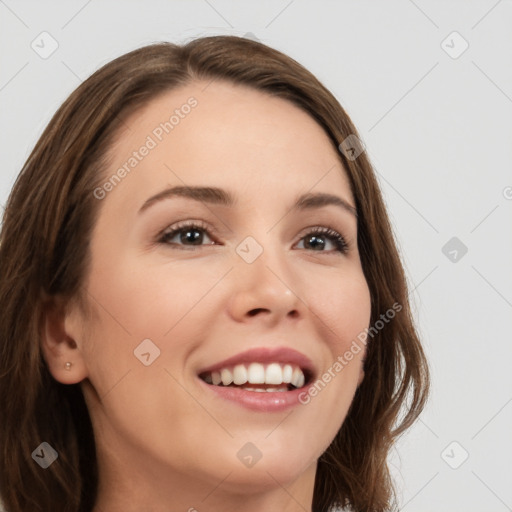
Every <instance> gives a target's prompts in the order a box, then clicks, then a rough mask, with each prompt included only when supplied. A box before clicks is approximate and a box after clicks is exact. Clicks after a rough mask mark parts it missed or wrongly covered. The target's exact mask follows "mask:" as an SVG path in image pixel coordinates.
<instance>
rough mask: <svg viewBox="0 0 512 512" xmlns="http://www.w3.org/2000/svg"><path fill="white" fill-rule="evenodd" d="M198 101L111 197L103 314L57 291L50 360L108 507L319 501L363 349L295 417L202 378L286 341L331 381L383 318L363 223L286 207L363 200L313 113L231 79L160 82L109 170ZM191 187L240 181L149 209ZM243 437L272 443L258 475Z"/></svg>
mask: <svg viewBox="0 0 512 512" xmlns="http://www.w3.org/2000/svg"><path fill="white" fill-rule="evenodd" d="M190 96H194V97H195V98H196V99H197V101H198V105H197V107H196V108H194V109H192V111H191V113H190V114H189V115H188V116H186V117H185V118H184V119H181V120H180V124H179V125H177V126H176V127H175V128H174V129H173V131H172V132H171V133H170V134H168V135H165V136H164V138H163V140H162V142H160V143H159V144H158V146H157V147H156V148H154V149H152V150H151V152H150V153H149V154H148V155H147V156H146V157H145V158H144V159H143V160H142V161H141V162H139V163H138V165H137V167H136V168H134V169H133V170H132V171H131V173H130V174H129V175H127V176H126V177H125V178H124V180H122V181H121V183H119V184H117V186H116V187H115V188H114V189H113V190H112V191H111V192H109V193H108V194H107V196H106V197H105V198H104V199H103V200H102V201H100V204H99V205H98V206H99V207H100V208H101V209H100V215H99V218H98V221H97V224H96V225H95V227H94V230H93V233H92V239H91V246H90V248H91V252H92V266H91V269H90V273H89V275H88V276H87V279H86V282H85V283H84V289H85V290H86V291H87V295H86V296H87V299H88V301H89V302H90V304H91V307H92V308H93V312H94V314H93V315H92V317H88V316H86V315H84V313H83V312H82V311H81V310H80V309H79V308H78V307H76V306H73V305H72V304H66V303H64V302H63V301H59V300H58V298H55V300H54V301H53V302H52V304H51V307H50V306H49V307H48V310H47V314H46V316H45V329H44V335H43V344H42V345H43V352H44V356H45V359H46V361H47V363H48V366H49V368H50V371H51V373H52V375H53V376H54V378H55V379H56V380H58V381H59V382H62V383H64V384H73V383H81V386H82V389H83V392H84V396H85V398H86V402H87V405H88V407H89V410H90V414H91V419H92V422H93V427H94V430H95V435H96V439H97V451H98V460H99V468H100V488H99V495H98V499H97V504H96V507H95V511H97V512H100V511H104V512H117V511H123V512H131V511H134V512H135V511H137V512H140V511H142V510H144V511H146V510H147V511H154V512H164V511H165V512H169V511H189V510H190V511H192V510H197V511H198V512H206V511H208V512H217V511H218V512H220V511H223V512H226V511H235V510H244V511H246V512H256V511H266V510H282V511H285V512H292V511H304V510H311V504H312V498H313V488H314V478H315V471H316V466H317V459H318V458H319V456H320V455H321V454H322V453H323V452H324V451H325V449H326V448H327V447H328V445H329V444H330V442H331V441H332V439H333V438H334V436H335V435H336V433H337V431H338V430H339V428H340V426H341V425H342V423H343V421H344V418H345V416H346V414H347V411H348V408H349V406H350V404H351V402H352V399H353V396H354V393H355V390H356V388H357V386H358V385H359V384H360V383H361V381H362V379H363V377H364V373H363V369H362V358H363V357H364V351H363V350H362V351H360V352H359V353H358V354H356V355H354V358H353V359H352V361H351V362H350V364H348V365H347V366H346V367H345V368H344V369H343V371H341V372H339V373H338V374H337V375H336V377H335V378H333V379H332V380H331V382H329V384H328V385H327V386H326V387H325V389H323V390H322V391H321V392H320V393H319V394H318V395H317V396H316V397H314V399H312V400H311V401H310V402H309V403H308V404H307V405H297V406H295V407H293V408H292V409H288V410H286V411H284V412H270V413H262V412H256V411H250V410H247V409H245V408H243V407H241V406H240V405H237V404H233V403H231V402H227V401H225V400H222V399H221V398H218V397H217V396H215V395H214V394H213V393H211V392H208V393H207V392H206V391H205V390H204V389H203V387H202V385H201V383H200V382H199V381H198V377H197V373H198V372H199V370H200V369H202V368H204V367H206V366H209V365H211V364H213V363H216V362H219V361H222V360H224V359H226V358H227V357H230V356H233V355H235V354H237V353H240V352H242V351H245V350H247V349H250V348H255V347H276V346H287V347H292V348H294V349H296V350H298V351H299V352H302V353H303V354H305V355H307V356H308V357H309V358H310V359H311V360H312V361H313V362H314V364H315V367H316V370H317V377H319V376H321V374H323V373H324V372H325V371H327V370H328V368H330V367H331V366H332V364H333V363H334V361H335V360H336V359H337V357H338V356H340V355H343V354H344V353H345V351H346V350H348V348H349V347H350V344H351V342H352V341H353V340H354V339H355V338H356V337H357V335H358V334H359V333H360V332H361V331H362V330H363V329H364V328H365V327H367V326H368V325H369V321H370V294H369V290H368V286H367V282H366V280H365V277H364V274H363V271H362V268H361V262H360V257H359V253H358V248H357V222H356V217H355V216H354V215H353V214H351V213H350V212H348V211H346V210H344V209H342V208H340V207H338V206H334V205H328V206H323V207H321V208H316V209H313V210H308V211H303V212H299V211H292V210H291V205H292V203H293V202H294V200H295V199H296V197H298V196H299V195H300V194H303V193H306V192H325V193H330V194H336V195H338V196H339V197H342V198H343V199H344V200H345V201H346V202H347V203H349V204H350V205H352V206H354V204H355V201H354V198H353V195H352V193H351V189H350V186H349V181H348V178H347V175H346V173H345V171H344V169H343V166H342V164H341V162H340V159H339V155H337V152H336V149H335V148H334V147H333V146H332V144H331V142H330V141H329V139H328V137H327V135H326V134H325V133H324V131H323V130H322V128H321V127H320V126H319V125H318V124H317V123H316V122H315V120H314V119H313V118H311V117H310V116H309V115H308V114H307V113H305V112H304V111H302V110H301V109H299V108H298V107H296V106H295V105H293V104H291V103H289V102H287V101H285V100H282V99H278V98H272V97H270V96H267V95H265V94H264V93H261V92H259V91H255V90H252V89H249V88H245V87H242V86H238V85H232V84H229V83H225V82H219V81H216V82H212V83H210V84H209V85H208V86H207V83H205V82H194V83H192V84H188V85H187V86H184V87H182V88H181V89H176V90H173V91H171V92H168V93H165V94H164V95H163V96H161V97H159V98H157V99H155V100H153V101H152V102H151V103H150V104H148V105H147V106H146V107H145V108H144V109H143V110H141V111H139V112H137V113H134V114H132V115H131V116H130V117H128V118H127V119H126V124H127V125H128V127H129V129H128V128H126V129H125V130H124V131H122V132H121V133H120V134H119V137H118V142H117V143H116V144H115V146H114V147H113V148H112V150H111V156H112V167H111V168H110V169H109V171H108V173H107V174H106V176H107V179H108V177H109V176H111V175H112V172H115V170H116V169H117V168H118V167H119V166H122V165H123V163H124V162H126V160H127V159H128V158H129V156H131V154H132V152H133V151H134V150H137V149H138V148H139V147H140V146H141V145H142V144H143V143H144V141H145V140H146V138H147V136H148V135H149V134H151V133H152V131H153V130H154V128H155V127H156V126H158V125H159V124H160V123H161V122H162V121H164V120H166V119H168V118H169V115H170V114H171V113H172V111H173V110H174V109H175V108H179V107H180V106H181V105H182V104H184V103H186V101H187V99H188V98H189V97H190ZM185 184H186V185H201V186H213V187H220V188H223V189H226V190H229V191H230V192H231V193H232V194H233V195H235V196H236V198H237V200H238V202H237V205H236V206H234V207H227V206H220V205H214V204H206V203H201V202H198V201H194V200H191V199H187V198H183V197H174V198H172V199H167V200H163V201H160V202H157V203H155V204H154V205H153V206H151V207H150V208H148V209H147V210H146V211H145V212H144V213H140V214H139V213H138V211H139V209H140V208H141V206H142V205H143V204H144V202H145V201H146V200H147V199H148V198H150V197H151V196H153V195H155V194H157V193H159V192H160V191H162V190H164V189H166V188H168V187H169V186H176V185H185ZM187 220H195V221H200V220H201V221H203V222H204V223H205V224H206V225H207V226H208V227H210V226H211V227H212V228H213V229H215V233H213V232H211V231H210V232H209V233H206V232H204V231H202V232H200V233H202V234H203V242H202V243H203V245H192V244H190V242H188V246H187V245H185V244H187V240H186V238H185V241H184V242H183V237H182V238H181V239H180V236H179V235H178V236H175V237H174V238H172V241H173V243H174V245H172V244H170V243H169V240H168V243H167V244H166V243H159V242H158V234H159V233H160V232H161V231H163V230H164V229H166V228H167V227H169V226H173V225H176V223H178V222H180V221H187ZM315 226H328V227H331V228H332V229H334V230H336V231H337V232H339V233H340V234H342V235H343V236H344V237H345V239H346V241H347V243H348V244H349V249H348V252H347V253H342V252H337V251H336V246H335V244H334V241H332V239H331V238H329V237H325V238H323V240H324V241H325V243H326V245H325V247H324V248H323V249H322V248H320V249H315V248H311V246H307V247H306V243H307V241H308V240H309V239H310V238H311V236H310V235H308V233H311V228H312V227H315ZM271 228H272V229H271ZM185 231H186V229H185ZM247 236H252V237H253V238H254V239H255V240H256V241H257V242H258V243H259V245H260V246H261V247H262V248H263V253H262V254H261V255H260V256H259V257H258V258H257V259H256V260H255V261H254V262H253V263H250V264H249V263H247V262H246V261H244V260H243V259H242V258H241V257H240V256H239V255H238V254H237V252H236V251H235V249H236V247H237V246H238V244H240V242H242V240H244V239H245V238H246V237H247ZM321 236H322V235H321ZM212 241H213V242H215V243H214V244H211V242H212ZM180 244H181V245H180ZM251 312H252V313H251ZM148 338H149V339H151V340H152V342H153V343H154V344H155V345H156V346H157V347H158V348H159V350H160V356H159V357H158V358H157V359H155V360H154V362H153V363H152V364H150V365H149V366H144V365H143V364H142V363H141V362H140V361H139V359H137V357H135V356H134V350H135V349H136V348H137V346H138V345H139V344H140V343H141V341H142V340H144V339H148ZM67 361H71V362H72V367H71V369H70V370H69V371H68V370H65V368H64V365H65V363H66V362H67ZM247 442H251V443H253V444H254V445H256V446H257V448H258V449H259V451H260V452H261V454H262V457H261V459H260V460H259V461H258V462H257V464H255V465H254V466H253V467H251V468H247V467H246V466H245V465H243V464H242V463H241V462H240V460H239V459H238V458H237V452H238V451H239V450H240V448H241V447H242V446H243V445H245V443H247Z"/></svg>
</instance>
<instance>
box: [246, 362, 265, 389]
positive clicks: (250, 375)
mask: <svg viewBox="0 0 512 512" xmlns="http://www.w3.org/2000/svg"><path fill="white" fill-rule="evenodd" d="M247 380H248V381H249V383H250V384H264V383H265V368H264V366H263V365H262V364H260V363H251V364H250V365H249V370H248V372H247Z"/></svg>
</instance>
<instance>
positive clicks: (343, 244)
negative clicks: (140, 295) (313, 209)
mask: <svg viewBox="0 0 512 512" xmlns="http://www.w3.org/2000/svg"><path fill="white" fill-rule="evenodd" d="M308 229H309V231H308V232H307V233H306V234H305V235H304V236H302V237H301V238H300V241H302V240H303V239H305V238H306V237H307V236H308V235H309V236H311V235H313V236H319V235H321V236H323V237H326V238H330V239H331V240H332V241H333V243H334V245H335V246H336V249H334V250H330V251H313V252H326V253H328V254H331V253H333V252H339V253H341V254H346V253H347V252H348V250H349V248H350V246H349V244H348V243H347V241H346V240H345V238H344V237H343V236H342V235H341V234H340V233H338V232H337V231H335V230H334V229H332V228H329V227H326V226H314V227H311V228H308ZM186 230H197V231H204V232H205V233H206V234H207V235H208V237H209V238H211V239H213V238H214V236H215V233H214V236H212V235H211V234H210V228H208V226H206V224H204V223H203V222H202V221H193V222H191V221H184V222H181V223H179V224H177V225H176V226H173V227H171V228H168V229H167V230H166V231H164V232H163V233H161V234H160V235H159V236H158V243H160V244H165V245H174V246H178V247H179V250H191V249H193V248H195V247H201V246H203V245H213V244H200V245H199V246H194V245H191V246H188V247H187V246H179V244H175V243H170V242H169V241H168V240H169V239H172V238H174V236H175V235H177V234H179V233H181V232H182V231H186ZM304 250H308V249H304ZM310 250H312V249H310Z"/></svg>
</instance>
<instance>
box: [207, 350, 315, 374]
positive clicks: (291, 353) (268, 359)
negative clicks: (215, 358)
mask: <svg viewBox="0 0 512 512" xmlns="http://www.w3.org/2000/svg"><path fill="white" fill-rule="evenodd" d="M243 363H281V364H287V363H288V364H292V365H297V366H298V367H299V368H300V369H301V370H302V371H303V372H304V376H305V377H306V382H307V381H308V380H310V379H311V378H312V377H313V375H314V374H315V367H314V364H313V362H312V361H311V359H310V358H309V357H307V356H306V355H304V354H302V353H301V352H298V351H297V350H295V349H292V348H288V347H258V348H252V349H250V350H246V351H245V352H240V353H239V354H236V355H234V356H232V357H228V358H227V359H224V360H223V361H220V362H218V363H215V364H213V365H211V366H208V367H207V368H203V369H202V370H200V371H199V375H201V374H203V373H209V372H213V371H219V370H221V369H222V368H229V367H231V366H236V365H237V364H243Z"/></svg>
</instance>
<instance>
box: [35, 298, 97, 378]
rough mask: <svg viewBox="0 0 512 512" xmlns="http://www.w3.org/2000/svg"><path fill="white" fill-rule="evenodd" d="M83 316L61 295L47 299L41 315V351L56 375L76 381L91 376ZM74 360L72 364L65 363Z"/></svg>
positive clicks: (54, 375)
mask: <svg viewBox="0 0 512 512" xmlns="http://www.w3.org/2000/svg"><path fill="white" fill-rule="evenodd" d="M81 317H82V315H81V314H80V312H79V311H78V308H77V307H76V306H73V307H71V306H69V305H68V303H66V302H65V301H63V300H61V299H60V298H58V297H51V298H49V299H47V300H45V302H44V305H43V312H42V316H41V324H40V326H41V328H40V339H41V350H42V352H43V357H44V360H45V361H46V364H47V365H48V369H49V371H50V373H51V374H52V376H53V378H54V379H55V380H56V381H58V382H60V383H62V384H76V383H78V382H81V381H82V380H83V379H85V378H86V377H87V376H88V371H87V367H86V364H85V360H84V358H83V353H82V350H81V348H82V341H83V340H82V332H83V329H82V326H83V320H82V318H81ZM66 363H71V365H69V364H66Z"/></svg>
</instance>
